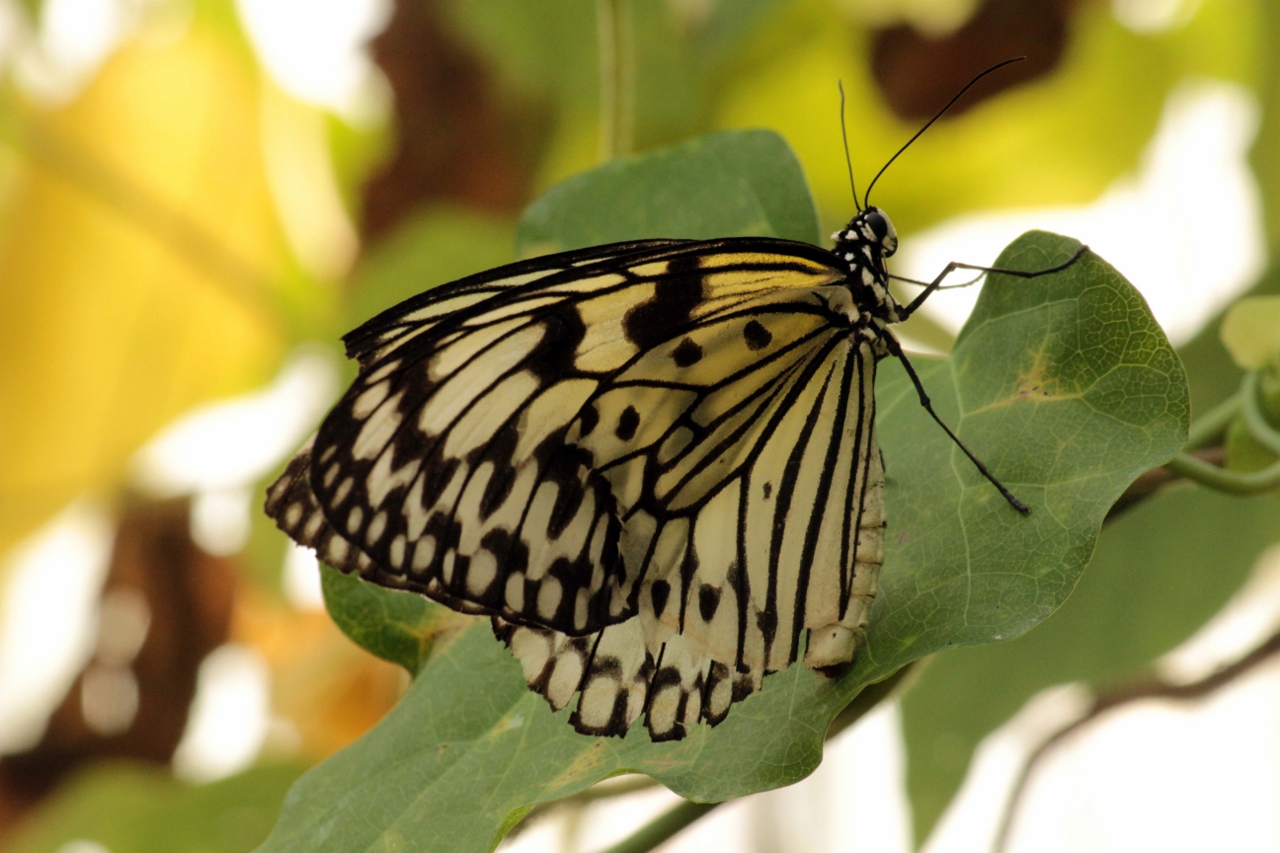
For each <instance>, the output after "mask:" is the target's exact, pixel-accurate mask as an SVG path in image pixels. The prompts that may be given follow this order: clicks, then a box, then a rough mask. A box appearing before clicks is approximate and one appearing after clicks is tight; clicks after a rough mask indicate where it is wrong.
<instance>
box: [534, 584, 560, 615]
mask: <svg viewBox="0 0 1280 853" xmlns="http://www.w3.org/2000/svg"><path fill="white" fill-rule="evenodd" d="M563 595H564V589H563V588H562V587H561V586H560V581H558V580H556V579H555V578H553V577H544V578H543V579H542V582H541V583H540V584H539V587H538V615H540V616H541V617H542V618H543V619H550V618H551V617H553V616H555V615H556V608H558V607H559V606H560V599H561V597H562V596H563Z"/></svg>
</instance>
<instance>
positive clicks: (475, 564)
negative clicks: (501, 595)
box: [467, 551, 498, 595]
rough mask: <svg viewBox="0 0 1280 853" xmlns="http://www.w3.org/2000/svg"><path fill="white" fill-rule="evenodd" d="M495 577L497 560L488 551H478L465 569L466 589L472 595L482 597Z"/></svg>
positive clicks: (496, 574)
mask: <svg viewBox="0 0 1280 853" xmlns="http://www.w3.org/2000/svg"><path fill="white" fill-rule="evenodd" d="M497 576H498V561H497V559H496V558H495V557H494V556H493V555H492V554H490V553H489V552H488V551H480V552H479V553H477V554H476V555H475V556H474V557H472V558H471V565H470V566H469V567H467V589H468V590H470V592H471V594H472V595H483V594H484V593H485V591H486V590H487V589H489V586H490V585H491V584H492V583H493V580H494V578H496V577H497Z"/></svg>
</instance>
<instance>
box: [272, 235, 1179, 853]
mask: <svg viewBox="0 0 1280 853" xmlns="http://www.w3.org/2000/svg"><path fill="white" fill-rule="evenodd" d="M1077 245H1078V244H1076V243H1075V242H1074V241H1071V240H1069V239H1066V238H1062V237H1057V236H1054V235H1049V234H1043V233H1032V234H1028V235H1024V236H1023V237H1022V238H1020V239H1019V240H1018V241H1017V242H1016V243H1015V244H1013V245H1012V246H1011V247H1010V248H1009V249H1007V250H1006V251H1005V253H1004V254H1003V255H1002V256H1001V259H1000V261H999V263H1000V264H1001V265H1002V266H1013V267H1017V268H1021V269H1043V268H1046V267H1048V266H1052V265H1053V264H1055V263H1059V262H1061V261H1062V260H1064V259H1065V258H1067V257H1069V256H1070V255H1071V253H1072V252H1073V251H1074V250H1075V247H1076V246H1077ZM916 363H917V369H918V370H919V373H920V375H921V377H922V379H923V381H924V383H925V385H926V387H927V388H928V389H929V392H930V394H931V395H932V396H933V398H934V401H935V404H936V407H937V409H938V411H939V413H940V414H941V415H942V416H943V417H944V418H946V419H947V420H948V421H949V422H950V423H952V424H954V425H956V427H957V428H958V431H959V432H960V434H961V436H962V437H963V439H964V440H965V441H966V442H967V443H968V444H969V446H971V447H972V448H974V450H975V451H976V452H977V453H979V454H981V455H982V456H983V457H984V458H985V459H986V461H987V462H988V464H989V465H990V466H991V467H992V469H993V470H994V471H995V472H996V473H997V475H999V476H1001V477H1002V478H1004V480H1005V482H1006V483H1007V484H1008V485H1009V486H1010V487H1011V488H1013V489H1014V491H1015V492H1017V493H1018V494H1019V496H1020V497H1022V498H1023V499H1024V500H1025V501H1027V503H1029V504H1030V505H1031V507H1032V514H1031V516H1030V517H1029V518H1023V517H1022V516H1020V515H1018V514H1017V513H1016V512H1014V511H1013V510H1012V509H1011V508H1010V507H1009V506H1007V505H1006V504H1005V503H1004V501H1003V500H1002V499H1001V497H1000V496H999V494H998V493H996V491H995V490H994V489H993V488H992V487H991V486H990V485H989V484H987V483H986V482H985V481H983V480H982V479H981V477H980V475H979V474H977V472H976V471H974V469H973V468H972V466H971V465H970V464H969V463H968V461H967V460H966V459H964V457H963V456H962V455H961V454H960V452H959V451H958V450H957V449H956V448H955V447H954V445H952V444H951V442H950V441H949V439H948V438H947V436H946V435H945V433H943V432H942V431H941V430H940V429H938V428H937V427H936V425H934V424H933V423H932V422H931V421H930V420H929V418H928V417H927V416H926V414H925V413H924V412H923V411H921V410H920V408H919V407H918V406H917V405H916V404H915V397H914V391H913V390H912V388H911V386H910V385H909V383H908V382H907V380H906V377H905V375H904V374H903V371H902V370H901V368H899V367H897V366H896V365H894V364H890V363H885V364H884V365H883V369H882V377H881V381H880V382H879V383H878V388H877V393H878V399H879V407H878V408H879V418H880V421H879V424H880V434H881V436H882V442H883V445H884V453H885V457H886V466H887V471H888V475H889V487H888V494H887V500H888V511H889V518H890V522H889V523H890V532H889V536H888V538H887V541H886V562H885V567H884V573H883V580H882V586H881V591H880V594H879V596H878V597H877V599H876V604H875V608H874V610H873V614H872V625H871V628H870V631H869V633H868V647H867V649H866V650H865V651H864V653H863V654H862V655H860V656H859V658H858V659H857V660H856V661H855V662H854V664H853V665H852V666H851V667H850V670H849V672H847V673H846V674H845V675H843V676H842V677H839V678H836V679H827V678H824V677H823V676H820V675H817V674H815V673H813V672H811V671H809V670H807V669H806V668H805V667H803V666H800V665H796V666H792V667H791V668H790V669H788V670H786V671H785V672H782V673H778V674H776V675H773V676H770V677H769V678H767V679H766V680H765V686H764V689H763V690H762V691H760V692H759V693H757V694H755V695H753V696H751V697H749V698H748V699H747V700H746V701H744V702H742V703H740V704H738V705H736V706H735V707H734V709H733V711H732V712H731V713H730V714H729V717H728V719H727V720H725V722H724V723H722V724H721V725H720V726H718V727H717V728H715V729H710V728H708V727H705V726H699V727H697V728H695V729H694V730H693V731H692V732H691V734H690V736H689V737H688V738H686V739H685V740H684V741H680V742H678V743H674V744H672V743H666V744H656V745H655V744H652V743H650V741H649V739H648V737H647V733H646V732H645V731H644V730H643V728H641V727H639V726H637V727H636V728H635V729H633V731H632V732H631V733H630V734H629V735H628V736H627V737H626V738H625V739H593V738H587V737H583V736H580V735H577V734H575V733H574V732H573V730H572V728H571V727H570V726H569V724H568V715H569V712H568V710H566V711H563V712H561V713H559V714H553V713H551V711H550V710H549V709H548V707H547V705H546V703H545V701H544V700H543V699H542V698H541V697H539V696H537V695H534V694H532V693H530V692H529V691H528V690H527V689H526V688H525V686H524V684H523V679H522V678H521V675H520V667H519V665H518V664H517V663H516V662H515V661H514V659H512V658H511V657H510V655H508V654H507V652H506V651H505V650H504V649H502V648H501V646H500V645H499V644H498V643H497V642H496V641H495V640H493V639H492V637H491V636H489V629H488V627H487V626H485V625H483V624H480V625H476V626H475V627H474V628H472V629H470V630H468V631H467V632H465V633H464V634H463V635H462V636H461V637H459V638H458V640H456V641H455V642H454V643H452V644H451V645H449V646H448V647H447V648H445V649H444V650H442V651H441V652H439V653H438V654H437V655H436V656H435V657H433V658H432V659H431V661H429V662H428V664H427V665H426V667H425V668H424V669H423V670H422V672H421V673H420V674H419V676H418V677H417V679H416V680H415V681H414V684H413V685H412V687H411V688H410V690H409V692H408V693H407V694H406V696H405V698H404V700H403V701H402V702H401V703H400V705H398V706H397V707H396V708H395V710H393V711H392V713H391V714H390V715H388V717H387V718H386V719H385V720H383V721H382V722H381V723H380V724H379V725H378V726H377V727H375V729H373V730H372V731H371V732H369V733H368V734H367V735H366V736H365V737H363V738H362V739H361V740H359V741H358V742H356V743H355V744H353V745H351V746H350V747H348V748H347V749H346V750H344V751H343V752H341V753H339V754H338V755H336V756H334V757H333V758H331V759H330V760H329V761H327V762H325V763H324V764H323V765H321V766H320V767H317V768H316V769H314V770H313V771H311V772H310V773H308V774H307V775H306V776H305V777H304V778H303V779H302V780H301V781H300V782H299V783H298V785H297V786H296V787H295V789H294V790H293V791H292V792H291V794H290V797H289V800H288V802H287V804H286V809H285V811H284V813H283V815H282V817H281V820H280V823H279V824H278V825H277V827H276V829H275V830H274V832H273V833H272V835H271V837H270V838H269V839H268V841H267V843H266V844H265V845H263V847H261V848H260V851H262V853H268V851H280V850H302V849H305V850H314V851H330V850H331V851H346V850H367V849H388V850H390V849H395V850H402V851H429V850H449V851H468V850H488V849H491V848H492V847H493V846H494V845H495V844H496V843H497V842H498V840H500V837H501V835H502V833H503V832H504V831H505V828H507V827H509V825H510V823H511V821H512V819H513V817H514V816H518V815H519V814H521V813H522V812H523V810H525V809H527V808H528V807H529V806H530V805H533V804H536V803H540V802H546V801H550V800H554V799H557V798H560V797H564V796H567V795H570V794H572V793H574V792H577V791H580V790H583V789H584V788H586V787H588V786H590V785H591V784H593V783H595V782H597V781H599V780H601V779H603V778H605V777H607V776H609V775H612V774H615V773H618V772H623V771H635V772H641V773H646V774H648V775H650V776H652V777H654V778H655V779H658V780H659V781H661V782H662V783H663V784H665V785H667V786H668V787H670V788H671V789H672V790H674V791H676V792H677V793H680V794H682V795H684V796H686V797H689V798H691V799H695V800H700V801H716V800H723V799H726V798H729V797H735V796H741V795H744V794H748V793H752V792H755V791H761V790H766V789H770V788H776V787H779V786H782V785H786V784H790V783H792V782H795V781H797V780H798V779H800V778H803V777H804V776H805V775H807V774H808V773H810V772H811V771H812V770H813V768H814V767H815V766H817V763H818V761H819V760H820V758H821V752H822V739H823V734H824V732H825V731H826V729H827V727H828V725H829V724H830V722H831V720H832V719H833V718H834V717H835V716H836V714H838V713H839V712H840V710H841V709H842V708H843V707H845V706H846V705H847V704H848V703H849V702H850V701H851V700H852V699H853V698H854V697H855V696H856V695H857V694H858V693H859V691H860V690H862V688H863V687H865V686H866V685H868V684H871V683H873V682H876V681H879V680H881V679H884V678H886V677H888V676H889V675H891V674H892V673H894V672H895V671H897V670H898V669H899V668H900V667H902V666H904V665H905V664H907V663H909V662H911V661H913V660H915V659H917V658H920V657H922V656H924V655H927V654H930V653H932V652H935V651H938V650H940V649H943V648H946V647H948V646H954V645H963V644H971V643H981V642H989V641H991V640H995V639H1000V638H1004V637H1011V636H1016V635H1017V634H1019V633H1021V632H1023V631H1025V630H1027V629H1028V628H1030V627H1031V626H1032V625H1034V624H1035V623H1036V622H1037V621H1039V620H1040V619H1043V618H1044V617H1045V616H1046V615H1048V614H1049V613H1050V612H1051V611H1052V610H1053V609H1054V608H1055V607H1057V606H1058V605H1059V604H1060V603H1061V602H1062V600H1063V599H1064V598H1065V597H1066V595H1067V593H1068V592H1069V591H1070V590H1071V588H1072V587H1073V586H1074V585H1075V582H1076V580H1077V578H1078V577H1079V575H1080V572H1081V571H1082V570H1083V568H1084V565H1085V563H1086V562H1087V560H1088V558H1089V554H1090V552H1091V551H1092V548H1093V542H1094V538H1095V536H1096V535H1097V531H1098V527H1099V525H1100V524H1101V522H1102V519H1103V516H1104V514H1105V513H1106V511H1107V509H1108V507H1110V505H1111V504H1112V502H1113V501H1114V500H1115V499H1116V497H1117V496H1118V495H1119V494H1120V493H1121V491H1122V490H1123V489H1124V488H1125V487H1126V486H1127V484H1128V483H1129V482H1130V481H1131V480H1132V479H1133V478H1134V477H1135V476H1136V475H1137V474H1139V473H1141V472H1142V471H1144V470H1146V469H1148V468H1150V467H1152V466H1154V465H1158V464H1160V463H1161V462H1163V461H1165V460H1167V459H1168V458H1170V457H1171V456H1172V455H1173V454H1174V452H1176V450H1177V449H1178V448H1179V447H1180V446H1181V444H1182V442H1183V441H1184V439H1185V435H1186V427H1187V410H1188V403H1187V389H1186V384H1185V380H1184V378H1183V375H1182V369H1181V366H1180V364H1179V362H1178V359H1177V356H1176V355H1175V354H1174V352H1173V351H1172V349H1170V347H1169V345H1168V343H1167V342H1166V341H1165V339H1164V337H1163V335H1162V334H1161V333H1160V330H1159V328H1158V326H1156V324H1155V322H1154V320H1153V319H1152V318H1151V316H1150V313H1149V312H1148V311H1147V308H1146V305H1145V303H1144V302H1143V301H1142V299H1141V297H1140V296H1139V295H1138V294H1137V292H1136V291H1134V290H1133V288H1132V287H1131V286H1130V285H1129V284H1128V283H1127V282H1125V281H1124V279H1123V278H1122V277H1121V276H1120V275H1119V274H1118V273H1116V272H1115V270H1113V269H1112V268H1111V267H1109V266H1108V265H1107V264H1105V263H1104V262H1103V261H1101V260H1100V259H1098V258H1096V257H1095V256H1092V255H1086V256H1084V257H1083V258H1082V259H1081V260H1080V261H1079V262H1078V263H1076V264H1075V265H1074V266H1072V267H1071V268H1070V269H1068V270H1067V271H1065V272H1064V273H1061V274H1058V275H1055V276H1052V277H1043V278H1038V279H1034V280H1031V281H1027V280H1022V279H1011V278H1009V277H1003V276H993V277H992V278H991V281H990V282H989V283H988V285H987V286H986V288H985V289H984V292H983V294H982V297H981V299H980V300H979V304H978V307H977V308H976V309H975V311H974V315H973V318H972V319H971V322H970V324H969V325H968V326H966V328H965V330H964V331H963V332H962V334H961V336H960V338H959V340H958V342H957V345H956V349H955V352H954V357H953V359H952V360H950V361H943V360H936V359H924V358H920V359H917V360H916Z"/></svg>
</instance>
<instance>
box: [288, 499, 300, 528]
mask: <svg viewBox="0 0 1280 853" xmlns="http://www.w3.org/2000/svg"><path fill="white" fill-rule="evenodd" d="M299 521H302V504H298V503H294V504H289V508H288V509H287V510H285V511H284V523H285V526H286V527H288V528H289V529H290V530H292V529H293V528H295V527H297V526H298V522H299Z"/></svg>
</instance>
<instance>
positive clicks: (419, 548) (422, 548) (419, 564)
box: [413, 536, 436, 572]
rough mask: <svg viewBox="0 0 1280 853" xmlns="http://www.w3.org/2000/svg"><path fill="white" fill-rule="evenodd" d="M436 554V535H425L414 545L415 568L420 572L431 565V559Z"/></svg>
mask: <svg viewBox="0 0 1280 853" xmlns="http://www.w3.org/2000/svg"><path fill="white" fill-rule="evenodd" d="M435 555H436V538H435V537H434V536H424V537H422V538H421V539H419V540H418V544H417V545H415V546H414V547H413V570H414V571H415V572H420V571H422V570H423V569H425V568H426V567H427V566H429V565H431V559H432V558H433V557H435Z"/></svg>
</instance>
